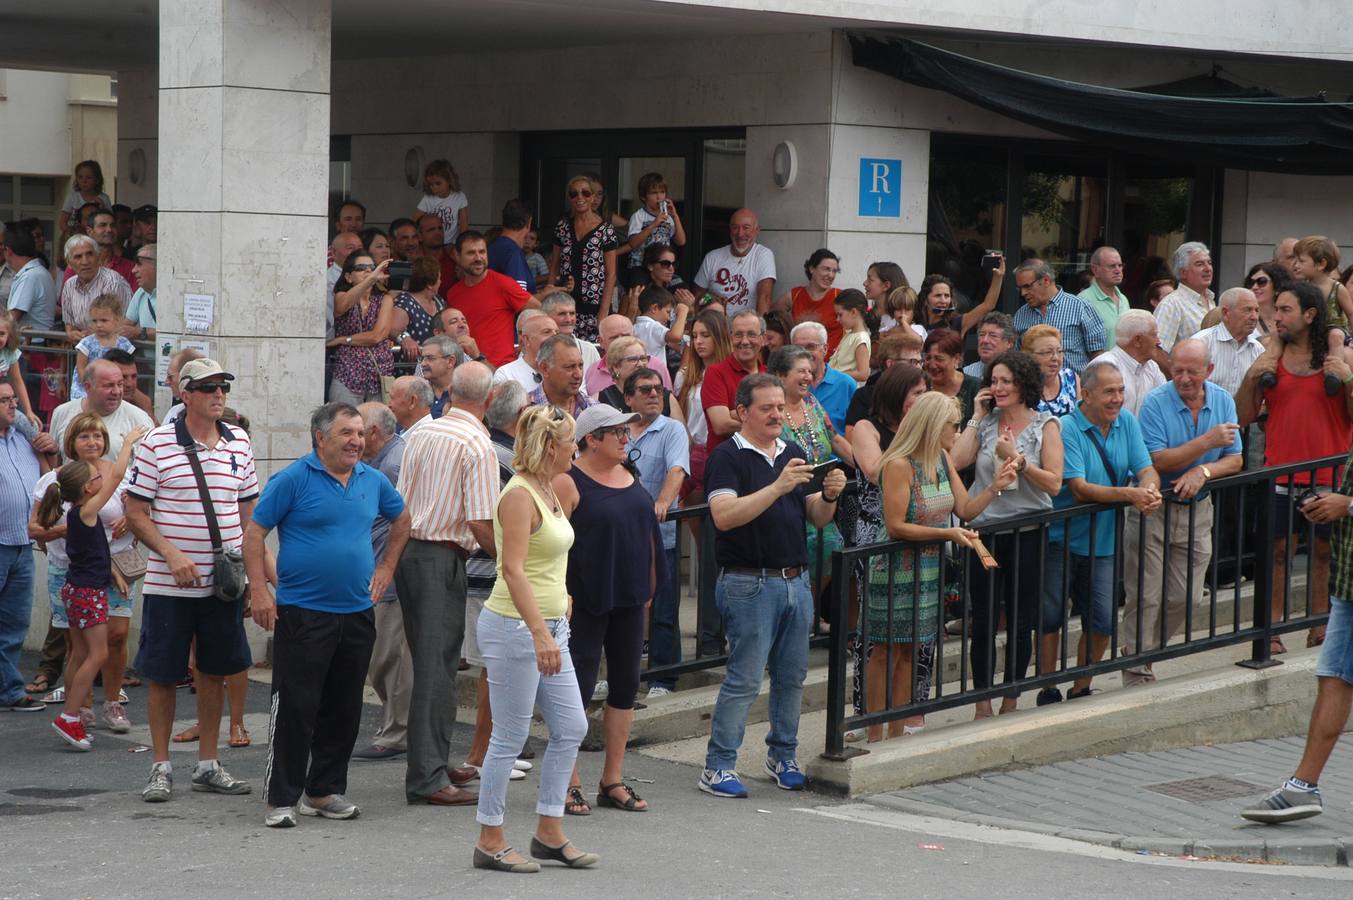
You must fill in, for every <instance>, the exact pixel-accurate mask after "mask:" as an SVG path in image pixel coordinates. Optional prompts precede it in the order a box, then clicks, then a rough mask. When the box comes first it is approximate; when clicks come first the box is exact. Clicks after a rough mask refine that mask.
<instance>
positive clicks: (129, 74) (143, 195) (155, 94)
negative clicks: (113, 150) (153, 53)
mask: <svg viewBox="0 0 1353 900" xmlns="http://www.w3.org/2000/svg"><path fill="white" fill-rule="evenodd" d="M158 79H159V72H158V70H157V69H156V68H155V67H154V66H150V67H146V68H138V69H122V70H119V71H118V73H117V171H118V182H117V200H118V202H119V203H125V204H127V205H128V206H130V207H132V208H133V209H135V208H136V207H138V206H141V205H142V204H144V203H155V202H156V198H157V196H158V188H159V184H158V182H159V178H158V173H159V163H160V147H159V144H160V142H159V129H160V125H159V120H160V98H159V81H158Z"/></svg>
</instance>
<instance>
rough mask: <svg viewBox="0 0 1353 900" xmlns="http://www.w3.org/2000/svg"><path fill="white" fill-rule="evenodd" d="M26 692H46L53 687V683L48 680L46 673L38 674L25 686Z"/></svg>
mask: <svg viewBox="0 0 1353 900" xmlns="http://www.w3.org/2000/svg"><path fill="white" fill-rule="evenodd" d="M23 689H24V692H25V693H29V694H45V693H47V692H48V691H50V690H51V689H52V683H51V682H50V681H48V680H47V676H46V675H38V676H36V677H34V679H33V680H32V681H30V682H28V684H25V685H24V686H23Z"/></svg>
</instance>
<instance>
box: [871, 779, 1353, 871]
mask: <svg viewBox="0 0 1353 900" xmlns="http://www.w3.org/2000/svg"><path fill="white" fill-rule="evenodd" d="M866 802H868V803H870V804H872V805H874V806H883V807H887V808H888V809H895V810H897V811H898V812H904V813H909V814H911V815H916V816H929V817H930V818H934V819H947V820H949V821H951V822H963V823H966V824H969V825H984V826H986V827H988V828H1000V829H1004V830H1006V831H1027V832H1032V833H1034V834H1043V835H1049V836H1052V837H1059V838H1064V839H1066V840H1071V841H1080V842H1082V843H1086V844H1096V845H1099V846H1101V847H1113V848H1114V849H1116V850H1126V851H1129V852H1136V853H1141V854H1143V855H1149V854H1158V855H1161V856H1175V857H1181V858H1187V857H1193V858H1197V859H1202V860H1210V861H1224V862H1248V863H1277V864H1282V865H1290V866H1349V865H1353V862H1350V852H1349V850H1350V848H1349V846H1348V844H1345V843H1344V841H1342V840H1340V839H1338V838H1317V839H1314V840H1306V841H1303V840H1300V839H1297V838H1287V839H1281V840H1280V839H1276V838H1275V839H1274V840H1268V839H1262V838H1254V839H1249V840H1235V839H1231V838H1225V839H1222V838H1172V837H1162V836H1160V835H1153V836H1150V837H1140V836H1133V835H1125V834H1118V833H1116V832H1110V831H1090V830H1087V829H1084V828H1061V827H1059V826H1056V825H1045V824H1043V823H1041V822H1024V821H1021V820H1019V819H1007V818H1003V817H1001V816H988V815H983V814H981V813H965V812H959V811H958V810H954V809H950V808H949V807H947V806H939V805H936V804H933V803H924V802H922V801H919V800H903V799H901V798H899V797H888V796H877V797H870V798H869V799H868V800H867V801H866ZM1259 827H1263V826H1259ZM1283 833H1284V834H1290V833H1291V832H1283Z"/></svg>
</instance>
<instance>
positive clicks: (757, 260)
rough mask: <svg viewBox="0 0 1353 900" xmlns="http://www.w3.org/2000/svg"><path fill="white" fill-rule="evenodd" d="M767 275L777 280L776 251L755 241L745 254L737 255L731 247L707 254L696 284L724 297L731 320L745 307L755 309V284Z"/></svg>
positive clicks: (697, 275)
mask: <svg viewBox="0 0 1353 900" xmlns="http://www.w3.org/2000/svg"><path fill="white" fill-rule="evenodd" d="M767 278H769V279H770V280H771V281H774V280H775V254H774V253H771V252H770V248H769V247H764V246H762V245H761V244H753V245H752V249H750V250H748V251H747V255H746V256H734V255H733V248H732V247H731V246H730V247H720V248H719V249H718V250H713V251H711V252H710V253H708V254H707V255H706V256H705V260H704V262H702V263H700V271H699V272H697V273H696V274H695V283H696V284H697V285H699V286H700V287H702V288H708V289H710V290H712V291H713V292H714V293H716V294H718V295H719V296H721V297H723V298H724V306H725V308H726V309H727V311H728V317H729V318H730V319H731V318H732V317H733V315H734V314H735V313H738V312H741V311H742V310H744V309H750V310H752V311H755V310H756V286H757V285H758V284H760V283H761V282H762V281H764V280H765V279H767Z"/></svg>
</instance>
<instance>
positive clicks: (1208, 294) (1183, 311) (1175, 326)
mask: <svg viewBox="0 0 1353 900" xmlns="http://www.w3.org/2000/svg"><path fill="white" fill-rule="evenodd" d="M1171 265H1172V268H1173V269H1174V274H1175V278H1177V279H1178V280H1179V287H1177V288H1175V289H1174V290H1173V291H1171V292H1170V293H1168V294H1166V295H1165V296H1164V297H1162V298H1161V301H1160V305H1158V306H1157V307H1156V323H1157V324H1158V325H1159V327H1160V346H1161V348H1162V349H1163V350H1164V351H1165V352H1166V353H1168V352H1170V350H1172V349H1173V348H1174V345H1175V344H1176V343H1177V342H1178V341H1182V340H1183V339H1184V338H1188V337H1193V336H1194V335H1195V334H1197V333H1198V326H1199V325H1201V324H1202V321H1203V316H1205V315H1207V313H1208V311H1209V310H1211V309H1212V307H1213V306H1214V305H1215V304H1214V303H1213V294H1212V291H1210V290H1208V287H1209V285H1211V284H1212V253H1211V252H1210V251H1209V250H1208V249H1207V245H1206V244H1204V243H1202V242H1200V241H1189V242H1188V243H1186V244H1180V245H1179V249H1178V250H1176V251H1175V252H1174V256H1173V258H1172V259H1171Z"/></svg>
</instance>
